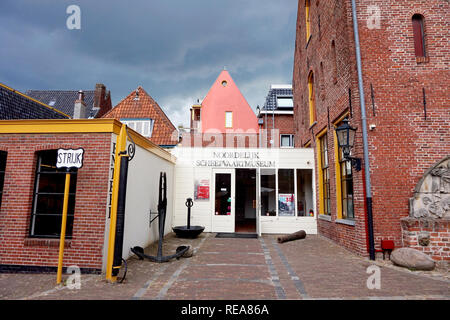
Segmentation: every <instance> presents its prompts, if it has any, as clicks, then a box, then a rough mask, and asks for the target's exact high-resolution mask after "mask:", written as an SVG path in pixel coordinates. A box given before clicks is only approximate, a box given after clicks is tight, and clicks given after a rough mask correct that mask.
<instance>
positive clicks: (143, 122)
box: [120, 118, 155, 138]
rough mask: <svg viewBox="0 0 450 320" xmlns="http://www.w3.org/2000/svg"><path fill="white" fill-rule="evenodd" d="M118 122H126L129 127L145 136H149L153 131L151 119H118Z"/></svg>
mask: <svg viewBox="0 0 450 320" xmlns="http://www.w3.org/2000/svg"><path fill="white" fill-rule="evenodd" d="M120 122H122V123H123V124H126V125H127V126H128V127H129V128H130V129H133V130H134V131H136V132H138V133H139V134H141V135H142V136H144V137H146V138H151V136H152V132H153V125H154V122H155V121H154V120H153V119H129V118H125V119H120Z"/></svg>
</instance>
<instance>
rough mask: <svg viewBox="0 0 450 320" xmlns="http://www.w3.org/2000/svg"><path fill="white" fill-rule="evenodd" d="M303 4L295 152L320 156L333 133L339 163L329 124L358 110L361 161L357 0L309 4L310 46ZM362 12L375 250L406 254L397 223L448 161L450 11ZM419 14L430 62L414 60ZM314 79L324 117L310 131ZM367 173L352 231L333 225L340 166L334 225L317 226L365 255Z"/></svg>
mask: <svg viewBox="0 0 450 320" xmlns="http://www.w3.org/2000/svg"><path fill="white" fill-rule="evenodd" d="M304 4H305V2H304V1H302V0H300V1H299V7H298V21H297V38H296V51H295V61H294V70H293V89H294V108H295V116H294V117H295V129H296V144H297V145H304V144H305V143H307V142H309V141H310V142H311V147H312V148H316V146H315V139H316V135H317V133H319V132H320V131H322V130H323V129H325V128H327V129H328V147H329V162H330V163H331V164H334V140H333V125H332V124H333V122H334V121H335V120H336V119H338V118H339V117H340V116H341V115H342V114H344V113H345V112H349V113H350V112H351V115H350V124H351V125H352V126H353V127H357V128H358V131H357V138H356V143H355V148H354V150H353V151H354V156H357V157H361V158H362V156H363V149H362V133H361V128H362V124H361V113H360V105H359V93H358V83H357V74H356V58H355V46H354V41H353V39H354V38H353V26H352V16H351V1H349V0H346V1H334V0H332V1H320V2H319V1H314V0H312V1H311V10H310V11H311V31H312V37H311V39H310V40H309V43H307V42H306V35H305V9H304ZM369 6H374V7H369ZM357 8H358V24H359V32H360V42H361V55H362V65H363V80H364V88H365V103H366V113H367V122H366V123H367V125H368V126H369V125H371V124H374V125H375V126H376V128H375V129H374V130H373V131H369V132H368V143H369V159H370V167H371V171H370V174H371V182H372V197H373V214H374V233H375V244H376V248H377V249H379V245H380V241H381V239H390V240H394V242H395V244H396V246H397V247H399V246H402V233H401V224H400V219H401V218H404V217H407V216H408V213H409V202H408V199H409V198H410V197H411V196H412V192H413V189H414V187H415V185H416V184H417V182H418V181H419V179H420V178H421V177H422V175H423V173H424V172H425V170H426V169H427V168H429V167H430V166H432V165H433V164H434V163H436V162H437V161H438V160H440V159H442V158H444V157H445V156H446V155H448V154H450V112H449V110H450V108H449V106H450V104H449V96H448V87H449V84H450V83H449V79H450V73H449V70H448V65H449V63H450V56H449V55H448V30H449V27H450V25H449V24H450V23H449V21H450V20H449V19H448V12H449V9H450V5H449V3H448V2H446V1H438V0H434V1H410V0H402V1H394V0H391V1H381V0H375V1H370V2H367V1H357ZM376 10H379V11H378V12H380V18H381V19H380V21H379V22H380V24H379V28H378V26H377V25H376V22H377V21H376V17H375V20H374V16H375V15H376V14H375V13H376V12H377V11H376ZM417 13H419V14H422V15H423V16H424V17H425V36H426V47H427V52H428V58H427V59H425V61H428V62H425V63H422V62H421V61H420V59H416V57H415V52H414V43H413V31H412V16H413V15H414V14H417ZM319 15H320V18H319ZM319 20H320V22H319ZM319 25H320V27H319ZM319 29H320V30H319ZM310 71H313V72H314V87H315V103H316V117H317V121H316V123H315V124H313V125H312V126H310V123H309V107H308V87H307V81H308V80H307V79H308V75H309V73H310ZM371 87H372V88H373V93H374V99H373V100H372V98H371V93H372V91H371ZM349 89H350V96H351V99H349ZM423 89H425V94H426V102H427V103H426V119H425V112H424V104H423V101H424V97H423ZM350 102H351V103H350ZM372 102H373V104H372ZM316 158H317V155H316ZM316 160H317V159H316ZM363 165H364V164H363ZM363 174H364V170H362V171H361V172H359V173H355V175H354V193H355V226H348V225H342V224H339V223H335V220H336V211H337V208H336V205H337V204H336V182H335V181H336V180H335V177H336V174H335V170H334V165H332V166H331V167H330V185H331V195H332V199H331V207H332V216H331V221H325V220H320V219H319V220H318V224H319V232H320V233H322V234H324V235H325V236H327V237H329V238H332V239H334V240H335V241H336V242H338V243H340V244H342V245H344V246H345V247H347V248H349V249H351V250H353V251H355V252H357V253H360V254H364V255H365V254H367V253H366V242H367V236H366V231H365V230H366V227H365V226H366V220H365V208H364V198H365V194H364V176H363ZM316 179H317V177H316Z"/></svg>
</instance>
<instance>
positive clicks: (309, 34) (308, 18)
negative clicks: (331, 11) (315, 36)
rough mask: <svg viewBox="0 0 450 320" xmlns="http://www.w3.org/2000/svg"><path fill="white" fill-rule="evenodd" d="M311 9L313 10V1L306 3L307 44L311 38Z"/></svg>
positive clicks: (308, 0) (307, 0)
mask: <svg viewBox="0 0 450 320" xmlns="http://www.w3.org/2000/svg"><path fill="white" fill-rule="evenodd" d="M310 8H311V1H310V0H306V1H305V19H306V24H305V26H306V42H308V40H309V37H311V18H310Z"/></svg>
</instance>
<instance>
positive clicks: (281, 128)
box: [262, 111, 297, 147]
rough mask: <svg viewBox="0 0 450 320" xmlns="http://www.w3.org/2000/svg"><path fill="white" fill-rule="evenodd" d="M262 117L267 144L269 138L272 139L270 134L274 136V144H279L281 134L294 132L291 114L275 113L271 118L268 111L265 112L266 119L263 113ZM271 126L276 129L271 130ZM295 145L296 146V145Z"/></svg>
mask: <svg viewBox="0 0 450 320" xmlns="http://www.w3.org/2000/svg"><path fill="white" fill-rule="evenodd" d="M262 118H263V119H264V125H263V129H265V130H267V143H268V145H269V143H270V140H271V139H272V134H273V136H274V140H275V141H274V143H275V146H279V145H280V143H281V141H280V135H281V134H294V117H293V115H292V114H275V116H274V117H273V119H272V114H271V113H270V111H269V112H268V114H267V119H266V116H265V115H263V116H262ZM273 128H275V129H276V130H278V131H274V132H272V129H273ZM275 135H277V136H275ZM262 145H263V146H264V142H263V143H262ZM269 146H270V145H269ZM295 146H296V147H297V145H295Z"/></svg>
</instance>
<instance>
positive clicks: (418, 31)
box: [412, 15, 425, 57]
mask: <svg viewBox="0 0 450 320" xmlns="http://www.w3.org/2000/svg"><path fill="white" fill-rule="evenodd" d="M412 24H413V33H414V50H415V52H416V57H425V46H424V32H423V17H422V16H420V15H415V16H413V18H412Z"/></svg>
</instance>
